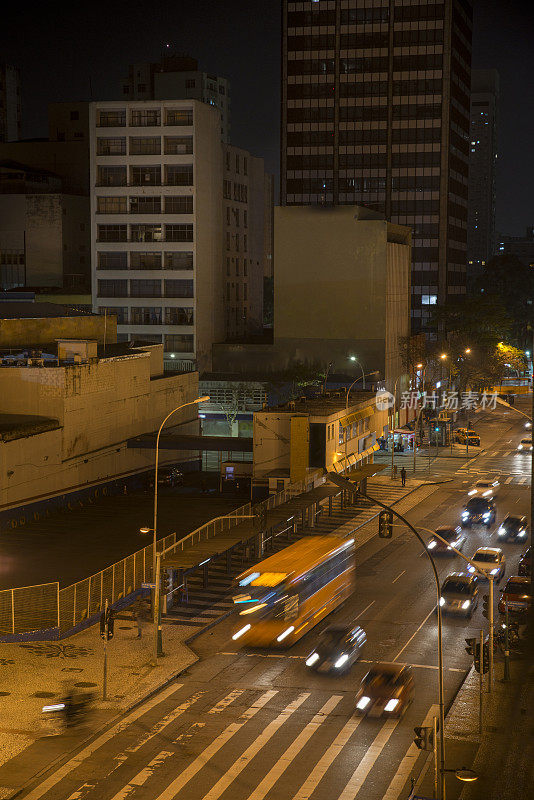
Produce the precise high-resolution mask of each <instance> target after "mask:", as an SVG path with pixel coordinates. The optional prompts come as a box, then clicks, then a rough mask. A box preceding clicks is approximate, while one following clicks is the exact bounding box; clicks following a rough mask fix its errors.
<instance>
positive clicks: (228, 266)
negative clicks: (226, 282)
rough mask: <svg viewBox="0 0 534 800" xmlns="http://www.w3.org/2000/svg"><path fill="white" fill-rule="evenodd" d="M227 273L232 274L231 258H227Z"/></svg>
mask: <svg viewBox="0 0 534 800" xmlns="http://www.w3.org/2000/svg"><path fill="white" fill-rule="evenodd" d="M226 274H227V275H229V274H230V258H227V259H226Z"/></svg>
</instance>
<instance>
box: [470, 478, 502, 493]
mask: <svg viewBox="0 0 534 800" xmlns="http://www.w3.org/2000/svg"><path fill="white" fill-rule="evenodd" d="M499 485H500V484H499V481H498V480H496V479H495V480H492V479H491V478H485V479H483V480H480V481H477V482H476V483H475V484H474V485H473V486H472V488H471V489H470V490H469V491H468V492H467V494H468V496H469V497H475V496H476V497H497V489H498V488H499Z"/></svg>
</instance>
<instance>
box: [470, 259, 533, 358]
mask: <svg viewBox="0 0 534 800" xmlns="http://www.w3.org/2000/svg"><path fill="white" fill-rule="evenodd" d="M474 290H475V295H474V296H475V297H476V298H477V300H478V299H479V298H480V296H481V295H484V296H485V297H486V298H488V297H491V298H494V299H495V300H497V301H498V302H499V303H500V304H501V305H502V306H503V308H504V309H505V311H506V313H507V314H508V316H509V317H510V320H511V329H510V332H509V333H510V336H511V337H512V339H513V340H514V341H515V342H516V344H518V345H520V346H521V347H526V346H527V341H528V339H527V330H528V326H529V324H531V323H532V320H533V315H534V270H533V269H532V267H530V266H527V265H526V264H523V262H522V261H520V260H519V258H517V256H514V255H512V254H507V255H501V256H495V257H494V258H492V259H490V261H488V263H487V264H486V266H485V267H484V272H483V273H482V275H481V276H480V277H479V278H478V279H477V280H476V281H475V284H474ZM501 338H503V337H501Z"/></svg>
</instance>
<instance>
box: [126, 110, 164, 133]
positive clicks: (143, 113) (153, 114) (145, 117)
mask: <svg viewBox="0 0 534 800" xmlns="http://www.w3.org/2000/svg"><path fill="white" fill-rule="evenodd" d="M160 124H161V112H160V110H159V108H136V109H133V110H132V111H131V114H130V125H131V126H132V127H140V128H146V127H152V126H154V125H160Z"/></svg>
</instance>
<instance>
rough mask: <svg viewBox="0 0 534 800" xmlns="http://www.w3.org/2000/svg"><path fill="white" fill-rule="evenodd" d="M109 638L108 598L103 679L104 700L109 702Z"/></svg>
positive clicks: (105, 610) (107, 602)
mask: <svg viewBox="0 0 534 800" xmlns="http://www.w3.org/2000/svg"><path fill="white" fill-rule="evenodd" d="M108 636H109V600H108V599H107V597H106V605H105V608H104V675H103V678H102V700H107V692H108Z"/></svg>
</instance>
